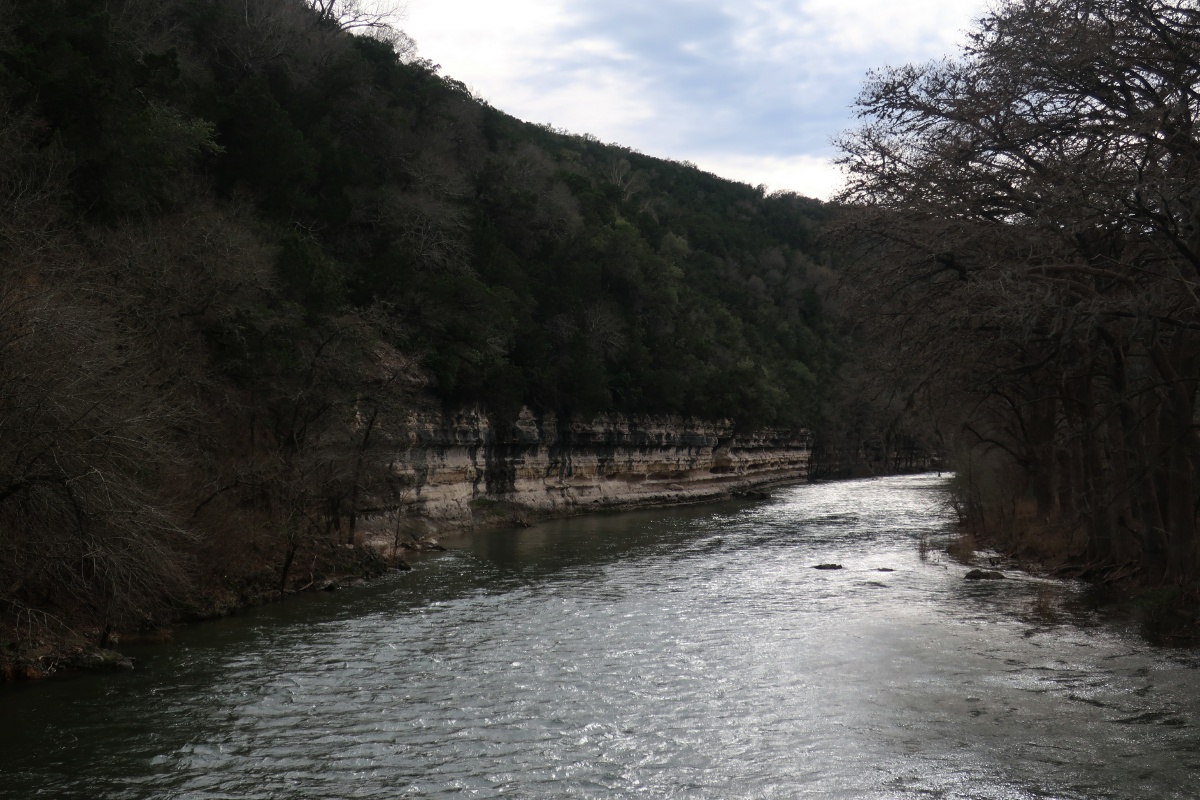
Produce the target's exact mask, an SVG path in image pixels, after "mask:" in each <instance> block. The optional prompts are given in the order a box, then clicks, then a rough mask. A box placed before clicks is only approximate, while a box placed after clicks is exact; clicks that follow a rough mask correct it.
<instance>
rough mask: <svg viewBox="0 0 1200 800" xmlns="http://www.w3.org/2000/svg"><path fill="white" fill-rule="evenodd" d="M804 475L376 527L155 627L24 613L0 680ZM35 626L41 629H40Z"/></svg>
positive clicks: (209, 596)
mask: <svg viewBox="0 0 1200 800" xmlns="http://www.w3.org/2000/svg"><path fill="white" fill-rule="evenodd" d="M807 480H808V478H807V476H804V477H798V478H796V479H794V480H778V479H776V480H766V481H763V482H762V483H759V484H755V485H754V486H753V488H749V489H746V490H742V491H737V492H732V493H729V494H726V495H719V496H714V497H708V498H701V499H690V500H688V499H684V500H680V501H678V502H673V503H667V502H663V501H661V500H660V501H656V502H642V503H632V504H629V505H624V506H616V507H612V508H606V509H603V510H599V511H598V510H593V509H589V508H587V507H577V508H575V509H574V510H571V511H561V510H560V511H546V510H540V511H539V510H536V509H530V508H526V507H518V506H517V505H516V504H511V503H509V504H494V503H493V504H487V505H483V506H480V507H479V513H478V515H477V517H476V518H475V519H474V520H472V521H471V522H470V523H459V524H452V523H451V524H444V525H442V526H441V527H439V528H437V529H436V538H435V536H433V535H430V534H429V533H424V534H418V533H415V532H412V531H409V530H405V532H404V534H403V535H402V536H393V535H391V534H387V533H377V534H374V535H370V536H367V537H364V539H365V541H364V542H362V543H360V544H357V545H349V544H345V543H334V542H329V543H327V544H328V547H325V548H319V549H314V551H313V552H307V551H306V552H303V553H301V554H299V555H298V560H299V561H300V562H301V563H302V564H304V565H305V567H304V568H303V569H298V570H294V571H292V574H291V575H290V577H289V580H290V583H289V584H288V585H287V587H286V588H283V589H281V588H280V583H279V581H280V577H279V564H278V562H277V561H276V560H273V559H263V560H261V561H260V562H259V563H257V564H246V565H244V566H247V567H253V569H248V570H245V571H244V574H243V576H242V577H241V578H240V579H239V580H237V581H236V582H228V581H226V582H222V583H220V584H217V585H213V586H211V587H208V590H207V591H205V592H203V593H200V594H198V595H196V596H194V597H193V598H191V603H190V604H189V605H188V606H186V607H180V608H177V609H173V610H172V612H171V613H170V614H168V615H165V616H163V617H162V618H161V619H160V620H158V621H157V623H156V625H155V626H154V627H152V628H142V629H130V630H119V629H113V630H109V631H100V630H96V629H93V630H90V631H89V630H82V631H80V630H77V629H76V628H74V627H72V626H71V625H68V624H66V623H61V622H58V621H57V620H54V619H53V618H51V617H50V615H49V614H48V613H43V614H42V615H41V619H39V618H38V613H37V612H29V613H28V614H27V615H26V618H25V619H22V618H21V617H20V616H18V619H17V624H18V625H21V624H24V625H25V626H27V628H28V631H29V633H28V634H27V637H26V639H25V640H24V646H23V647H21V648H20V649H14V648H8V649H6V650H5V651H0V686H2V685H3V684H5V683H12V682H16V681H27V680H39V679H44V678H48V677H51V676H53V675H56V674H58V675H62V674H70V673H77V672H115V671H120V670H125V669H132V668H134V663H133V662H132V661H131V660H130V659H129V658H128V657H126V656H124V655H123V654H122V653H121V652H120V645H121V643H122V642H124V643H126V644H130V643H135V642H136V643H143V642H166V641H169V640H170V638H171V636H172V632H173V631H174V630H175V629H177V628H178V627H179V626H182V625H191V624H200V623H203V622H205V621H209V620H215V619H222V618H224V617H228V616H231V615H234V614H237V613H238V612H240V611H244V610H246V609H250V608H255V607H257V606H261V605H266V604H268V603H275V602H282V601H285V600H287V599H288V598H289V597H293V596H295V595H297V594H302V593H305V592H317V591H337V590H339V589H342V588H347V587H353V586H357V585H361V584H363V583H365V582H367V581H371V580H375V579H377V578H380V577H382V576H383V575H385V574H387V573H389V572H397V571H399V572H406V571H408V570H410V569H411V565H410V564H409V563H408V560H407V559H409V558H412V557H417V558H419V557H421V556H422V555H423V554H427V553H432V552H438V551H443V550H445V549H446V548H445V547H444V546H443V545H442V544H441V542H440V540H441V539H447V538H449V539H452V538H454V537H455V536H463V535H467V534H470V533H476V532H480V531H484V532H486V531H487V530H491V529H501V528H512V527H526V528H527V527H533V526H535V525H537V524H538V523H540V522H545V521H548V520H552V519H561V518H565V517H572V516H585V515H589V514H597V513H599V514H604V513H619V512H622V511H630V510H635V509H639V510H640V509H650V508H669V507H671V506H676V505H699V504H704V503H711V502H720V501H722V500H730V499H745V500H763V499H767V498H768V497H769V496H770V495H769V493H768V490H770V489H774V488H781V487H785V486H791V485H795V484H797V483H804V482H807ZM35 631H37V633H36V634H35Z"/></svg>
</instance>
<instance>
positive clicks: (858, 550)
mask: <svg viewBox="0 0 1200 800" xmlns="http://www.w3.org/2000/svg"><path fill="white" fill-rule="evenodd" d="M939 487H940V483H939V481H938V480H937V479H935V478H933V477H909V478H898V479H887V480H876V481H858V482H850V483H838V484H824V485H817V486H803V487H795V488H792V489H788V490H782V491H780V492H778V493H777V494H776V497H775V498H774V499H772V500H770V501H762V502H754V503H730V504H723V505H718V506H707V507H703V508H688V509H674V510H664V511H654V512H641V513H636V514H609V515H597V516H594V517H587V518H578V519H573V520H564V521H560V522H555V523H552V524H547V525H542V526H539V527H537V528H534V529H531V530H524V531H512V532H501V533H493V534H488V535H486V536H478V537H474V538H467V539H463V540H461V541H459V542H456V543H455V542H448V544H454V547H453V549H452V550H451V551H450V552H448V553H445V554H441V555H439V556H437V557H434V558H427V559H424V560H422V561H420V562H419V563H418V564H417V568H416V569H415V570H414V571H413V572H412V573H408V574H405V575H398V576H393V577H391V578H388V579H386V580H384V581H381V582H379V583H377V584H374V585H372V586H370V587H366V588H363V589H361V590H355V591H349V592H341V593H336V594H333V595H328V594H323V595H315V596H312V597H309V598H303V599H299V600H297V601H295V602H289V603H287V604H283V605H279V606H274V607H269V608H264V609H260V610H257V611H255V612H252V613H249V614H246V615H244V616H242V617H238V618H235V619H231V620H226V621H223V622H220V623H214V624H210V625H204V626H200V627H197V628H193V629H190V630H188V631H185V632H183V633H181V634H180V635H179V636H178V638H177V640H176V641H175V642H173V643H171V644H169V645H166V646H160V647H156V648H148V649H142V650H141V651H139V652H138V653H137V655H139V656H140V657H141V659H142V661H141V664H140V668H139V669H138V670H137V671H136V672H135V673H133V674H131V675H123V676H109V677H106V678H104V679H100V680H95V679H86V678H85V679H75V680H71V681H66V682H60V683H55V684H51V685H45V686H35V687H20V688H18V689H16V690H11V691H5V692H3V693H0V708H2V709H3V713H4V715H5V719H6V720H10V721H11V720H17V721H19V722H17V723H15V724H13V723H10V724H9V725H8V726H4V729H3V731H0V774H2V775H3V781H0V797H6V798H7V797H13V798H17V797H21V798H24V797H34V796H39V795H40V796H47V797H113V798H126V797H129V798H135V797H180V798H197V799H199V798H224V797H239V798H243V797H244V798H281V797H283V798H287V797H296V798H300V797H328V798H350V797H389V798H391V797H450V796H478V797H496V796H513V797H523V798H525V797H528V798H538V797H546V798H550V797H555V798H557V797H631V796H635V795H637V796H648V797H680V798H704V797H710V798H735V797H747V798H750V797H753V798H762V797H786V798H790V797H846V798H909V797H911V798H918V797H920V798H927V797H946V798H1033V797H1061V798H1097V797H1113V798H1129V797H1168V798H1170V797H1178V798H1183V797H1189V798H1190V797H1194V796H1196V795H1197V794H1200V776H1198V773H1197V771H1196V770H1197V768H1198V766H1200V763H1198V762H1200V758H1198V757H1197V756H1196V752H1195V751H1196V747H1197V745H1198V744H1200V742H1198V741H1197V736H1196V733H1195V728H1194V723H1195V720H1196V718H1197V713H1196V712H1197V710H1200V709H1198V706H1200V700H1198V699H1197V691H1196V689H1197V673H1196V671H1195V666H1196V664H1195V661H1194V659H1193V658H1192V656H1191V655H1190V653H1187V652H1180V651H1173V652H1163V651H1156V650H1153V649H1151V648H1149V647H1147V646H1146V645H1145V644H1144V642H1143V641H1142V640H1141V639H1139V638H1137V637H1134V636H1131V635H1129V634H1128V633H1126V632H1124V631H1123V630H1121V629H1120V628H1114V627H1113V626H1111V625H1107V624H1101V619H1100V617H1099V616H1098V615H1097V614H1096V612H1095V611H1094V607H1093V606H1090V605H1089V604H1088V602H1087V600H1086V596H1085V595H1083V594H1082V593H1081V592H1080V591H1079V590H1078V589H1077V588H1075V587H1072V586H1070V585H1064V584H1060V583H1052V582H1048V581H1044V580H1040V579H1037V578H1032V577H1024V576H1020V575H1019V574H1017V575H1014V576H1013V577H1012V578H1011V579H1009V580H1006V581H996V582H967V581H964V580H963V578H962V575H963V573H964V572H965V568H963V567H961V566H960V565H958V564H955V563H953V562H951V561H949V559H945V560H942V561H940V562H935V561H934V560H932V559H929V560H926V561H922V560H921V559H920V557H919V552H918V542H919V541H920V539H921V538H922V537H923V536H924V537H926V538H930V537H933V538H937V537H944V536H945V535H946V534H947V532H948V530H949V520H948V518H947V517H946V515H945V514H944V513H943V512H942V504H941V500H940V497H939V493H940V488H939ZM821 563H839V564H842V565H843V569H841V570H827V571H823V570H815V569H813V567H814V566H815V565H817V564H821ZM881 568H884V569H888V570H891V571H888V572H882V571H880V569H881ZM1080 623H1083V624H1080Z"/></svg>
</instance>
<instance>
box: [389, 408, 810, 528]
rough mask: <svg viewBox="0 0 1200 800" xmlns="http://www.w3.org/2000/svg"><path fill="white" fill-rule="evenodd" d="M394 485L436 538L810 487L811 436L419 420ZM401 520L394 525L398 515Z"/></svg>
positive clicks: (526, 419) (640, 420) (401, 444)
mask: <svg viewBox="0 0 1200 800" xmlns="http://www.w3.org/2000/svg"><path fill="white" fill-rule="evenodd" d="M393 441H394V442H395V446H396V449H397V452H396V460H395V462H394V467H393V469H394V474H395V476H396V479H397V483H398V484H399V486H400V488H401V498H402V507H401V508H400V509H396V510H397V511H398V512H399V513H400V514H401V515H402V516H403V517H405V518H408V519H410V520H412V519H414V518H417V519H422V520H425V521H428V522H431V523H433V524H434V525H435V526H438V527H463V526H470V525H472V524H475V523H477V522H481V521H488V520H487V518H488V516H489V514H491V515H492V516H493V517H495V516H497V514H496V513H493V512H500V515H501V516H502V515H503V513H509V514H510V516H513V517H514V521H518V522H519V521H520V515H521V513H522V512H528V513H530V514H532V515H534V516H543V515H555V514H565V513H572V512H577V511H585V510H593V509H601V508H620V507H627V506H636V505H654V504H666V503H682V502H694V501H699V500H705V499H711V498H717V497H721V496H724V495H729V494H733V493H736V492H745V491H747V490H749V489H751V488H753V487H756V486H762V485H764V484H770V483H776V482H785V481H797V480H803V479H805V478H807V476H808V458H809V452H810V439H809V437H808V435H807V433H800V434H797V433H784V432H780V431H760V432H758V433H755V434H750V435H742V434H735V433H734V431H733V426H732V424H731V423H729V422H728V421H723V422H703V421H697V420H691V419H684V418H681V417H667V416H661V417H660V416H653V417H651V416H635V417H626V416H621V415H615V414H603V415H600V416H597V417H595V418H594V419H591V420H580V419H570V420H564V419H558V418H556V417H554V416H552V415H549V414H547V415H545V416H541V417H538V416H535V415H534V414H533V413H532V412H530V411H529V410H528V409H523V410H522V412H521V415H520V417H519V419H518V420H517V422H516V423H515V424H514V425H512V426H509V427H508V428H507V429H506V430H500V429H497V428H496V427H494V426H493V425H492V424H491V423H490V422H489V421H488V419H487V417H486V416H484V415H483V414H480V413H478V412H473V411H468V412H461V413H458V414H454V415H447V414H440V413H435V412H414V413H413V414H411V415H410V417H409V419H408V420H407V424H405V425H404V426H403V429H402V431H398V432H396V435H394V436H393ZM393 516H394V515H393Z"/></svg>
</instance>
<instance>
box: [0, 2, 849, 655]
mask: <svg viewBox="0 0 1200 800" xmlns="http://www.w3.org/2000/svg"><path fill="white" fill-rule="evenodd" d="M355 9H359V10H361V5H359V4H356V3H353V2H345V3H340V2H337V0H320V1H319V2H318V0H11V2H8V3H7V4H6V6H5V14H4V15H3V16H2V17H0V134H2V137H3V141H4V147H3V148H0V263H2V264H3V265H4V267H3V269H2V270H0V661H4V662H6V663H16V662H20V661H22V659H24V660H25V661H28V659H25V657H24V656H23V655H22V654H30V653H36V652H37V651H38V648H39V647H42V646H43V645H39V644H38V643H39V642H49V641H61V642H68V641H69V642H75V643H78V646H79V647H81V648H85V645H86V648H108V647H109V645H111V643H112V641H113V636H114V635H120V634H119V633H118V632H128V631H155V630H158V629H160V628H161V627H162V626H163V625H165V624H166V623H167V622H168V621H170V620H172V619H174V618H176V617H178V616H180V615H184V616H186V615H188V614H198V613H199V614H202V613H206V612H205V609H206V607H208V606H213V607H218V608H219V607H221V606H223V605H224V604H227V603H238V602H246V601H248V600H252V599H254V598H256V597H259V596H263V595H270V594H272V593H275V594H283V593H286V592H287V591H289V590H290V588H291V587H293V586H299V585H305V584H308V583H313V585H318V584H319V583H320V581H321V580H324V579H328V578H330V577H332V576H334V575H338V574H342V573H343V572H345V571H347V570H348V571H349V572H351V573H352V572H354V571H356V570H357V571H364V570H365V571H368V572H372V571H377V570H378V569H382V568H384V565H378V564H375V563H374V562H371V561H369V560H368V561H367V562H363V561H362V559H363V558H365V556H364V555H363V554H362V552H361V551H359V550H356V549H354V548H355V547H356V546H357V545H358V544H360V543H361V539H362V535H363V533H364V529H363V526H364V520H367V519H369V518H370V517H371V516H372V515H379V514H380V513H388V512H389V511H390V510H395V509H398V508H402V507H403V505H404V503H405V502H406V499H409V498H411V495H412V486H413V481H414V480H419V479H420V478H421V476H420V475H419V474H418V475H416V476H415V477H413V476H410V475H407V474H406V475H399V476H398V475H397V472H396V469H395V463H394V461H395V454H396V453H397V452H400V451H402V450H404V449H405V448H406V447H408V446H409V445H410V443H411V437H413V436H415V435H417V434H416V433H414V431H413V428H414V427H415V426H416V425H418V424H419V423H415V422H413V420H414V419H418V418H420V417H422V415H425V416H431V415H432V416H438V415H454V414H459V413H472V414H478V415H482V416H484V417H486V420H487V423H488V428H489V429H490V430H492V431H495V432H496V436H497V437H504V436H507V433H506V431H507V432H511V431H513V430H515V429H516V428H517V427H518V426H519V425H520V424H523V423H522V421H521V419H520V418H519V417H520V415H521V413H522V411H523V409H530V410H531V412H532V413H533V414H534V415H535V416H536V417H537V419H539V420H544V419H548V418H550V417H553V418H555V419H557V420H559V421H560V423H559V424H561V425H562V426H569V424H570V421H571V420H573V419H591V418H594V417H595V416H596V415H601V414H610V415H626V416H629V415H657V416H670V417H676V418H690V419H697V420H736V425H735V429H734V433H735V434H736V435H743V434H748V433H753V432H754V431H757V430H764V429H768V428H770V429H776V430H794V431H799V430H802V429H809V428H812V427H813V426H814V424H815V422H816V421H817V420H818V419H820V418H821V417H822V416H823V415H825V414H826V411H825V410H824V409H826V408H827V407H828V406H829V400H830V397H831V392H832V389H833V386H834V383H835V382H834V375H835V373H836V372H837V370H838V368H839V364H840V363H841V361H842V360H844V355H843V354H842V352H841V347H842V345H841V342H842V339H841V337H840V334H839V333H838V332H837V331H836V330H835V329H834V326H833V324H832V323H831V321H830V319H831V318H830V314H829V312H828V309H827V308H826V305H827V303H829V302H831V294H830V293H831V289H832V286H833V284H834V281H835V277H836V271H835V266H836V265H835V259H834V257H833V255H832V254H831V252H830V251H828V250H827V249H826V248H825V247H824V246H823V245H822V244H821V243H820V242H819V240H818V234H819V230H820V228H821V226H822V224H823V223H824V221H825V220H826V219H827V218H828V216H829V214H830V213H831V209H830V207H829V206H828V205H827V204H825V203H822V202H820V201H817V200H812V199H809V198H805V197H801V196H799V195H795V194H790V193H773V194H769V193H767V192H766V191H765V189H764V188H763V187H755V186H748V185H745V184H740V183H736V182H733V181H727V180H723V179H721V178H719V177H717V176H715V175H711V174H708V173H705V172H702V171H700V170H699V169H697V168H696V167H695V166H694V165H691V164H686V163H681V162H676V161H671V160H668V159H660V158H653V157H650V156H647V155H644V154H642V153H638V152H636V151H633V150H631V149H629V148H625V147H621V146H619V145H613V144H606V143H604V142H601V141H599V140H598V139H596V138H595V137H594V136H588V135H577V134H572V133H569V132H566V131H560V130H556V129H553V128H551V127H549V126H545V125H534V124H528V123H525V122H522V121H520V120H517V119H515V118H513V117H511V116H509V115H507V114H505V113H504V112H502V111H500V110H498V109H495V108H492V107H491V106H489V105H488V104H486V103H485V102H483V101H481V100H480V99H478V98H477V97H474V96H473V95H472V94H471V92H470V91H469V90H468V89H467V87H466V86H464V85H463V84H462V83H461V82H459V81H456V80H454V79H453V78H452V77H448V76H445V75H442V74H441V73H440V68H439V67H438V66H437V65H435V64H432V63H431V62H429V61H427V60H424V59H422V58H421V57H420V56H419V55H418V54H417V53H416V51H415V49H414V47H413V44H412V42H411V41H410V40H408V39H407V38H406V37H405V36H404V35H403V33H402V32H401V31H398V30H396V29H394V28H392V27H390V26H388V25H387V24H386V20H385V19H382V18H375V17H362V16H355V15H354V13H353V12H354V11H355ZM730 424H731V425H733V424H734V423H730ZM560 432H561V433H563V434H564V435H565V434H567V433H569V431H568V430H566V427H564V429H563V430H562V431H560ZM560 438H562V437H560ZM505 477H506V476H504V475H485V476H482V479H483V480H485V481H491V480H493V479H495V480H500V481H501V482H502V481H503V480H504V479H505ZM314 582H315V583H314ZM86 648H85V649H86Z"/></svg>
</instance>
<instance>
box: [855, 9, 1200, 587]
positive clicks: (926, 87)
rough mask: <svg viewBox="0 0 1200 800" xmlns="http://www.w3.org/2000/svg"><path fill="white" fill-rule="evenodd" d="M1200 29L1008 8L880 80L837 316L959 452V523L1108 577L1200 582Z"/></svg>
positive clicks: (1177, 14)
mask: <svg viewBox="0 0 1200 800" xmlns="http://www.w3.org/2000/svg"><path fill="white" fill-rule="evenodd" d="M1197 85H1200V10H1197V8H1196V7H1195V4H1194V3H1191V2H1182V0H1022V1H1021V2H1007V3H1003V4H1000V5H999V6H998V7H997V8H996V10H995V11H994V12H993V13H991V14H989V15H988V16H986V17H985V18H984V19H983V20H982V21H981V22H980V23H979V25H978V27H977V28H976V30H975V31H974V33H973V34H972V35H971V37H970V39H969V43H968V45H967V47H966V49H965V50H964V51H963V52H962V53H961V54H960V56H959V57H957V58H955V59H948V60H945V61H941V62H935V63H931V64H926V65H918V66H907V67H900V68H895V69H888V70H884V71H881V72H878V73H876V74H874V75H873V76H871V78H870V80H869V81H868V83H867V85H866V87H865V89H864V91H863V93H862V95H861V97H860V99H859V109H860V111H861V113H862V116H863V118H864V120H865V121H864V124H863V126H862V127H861V128H860V129H859V130H858V131H857V132H855V133H853V134H851V135H849V136H847V137H846V138H845V140H844V141H843V143H842V146H843V150H844V154H845V155H844V157H843V164H844V165H845V166H846V167H847V169H848V171H849V179H850V182H849V186H848V188H847V190H846V192H845V195H844V197H843V198H842V199H843V200H844V201H845V202H846V203H847V204H848V205H849V208H848V209H847V212H846V215H845V216H844V218H843V219H842V221H841V223H840V228H839V230H840V236H841V238H840V241H841V242H842V243H843V244H844V245H845V246H846V247H847V248H848V249H852V250H853V251H854V252H855V254H856V255H857V259H856V266H855V268H854V270H853V272H852V279H851V280H852V282H853V284H854V288H853V290H852V292H851V294H852V295H853V297H852V298H848V300H847V302H848V304H849V305H850V306H851V307H852V308H854V309H856V310H854V311H851V312H850V314H851V316H853V317H854V318H855V319H857V320H861V321H862V322H863V323H864V324H865V325H866V327H867V329H868V331H869V332H868V333H867V336H868V338H869V339H871V340H872V341H873V343H874V353H875V355H874V359H875V363H874V364H873V365H872V367H873V374H874V375H876V376H878V375H881V374H890V375H891V376H892V380H891V385H892V386H899V387H902V389H903V391H902V392H901V394H902V395H903V396H904V397H906V398H907V399H908V404H909V405H908V408H909V409H910V410H911V411H912V412H913V413H914V414H917V415H922V416H924V417H925V418H928V419H932V418H938V419H940V420H941V421H942V424H943V426H944V427H947V428H951V429H953V431H954V432H955V434H956V438H957V441H958V443H959V455H958V458H957V466H958V469H959V480H960V485H961V487H962V496H963V500H964V503H963V506H962V507H963V510H964V513H965V515H966V517H967V519H968V521H969V522H970V523H971V524H973V525H976V526H984V527H986V528H989V529H991V531H992V532H993V533H994V534H998V535H999V536H1000V539H1001V541H1003V542H1005V543H1006V544H1007V545H1008V546H1011V547H1013V548H1014V549H1020V548H1030V549H1034V550H1036V551H1040V552H1042V553H1054V554H1056V555H1057V556H1059V557H1065V558H1069V559H1070V560H1072V561H1074V562H1075V563H1076V564H1077V565H1079V568H1078V570H1077V571H1082V572H1085V573H1087V574H1090V575H1092V576H1094V577H1099V578H1111V579H1117V578H1123V577H1129V576H1136V579H1137V580H1139V581H1141V582H1144V583H1149V584H1154V585H1159V584H1175V585H1186V584H1189V583H1191V582H1193V581H1195V579H1196V578H1197V569H1198V567H1200V562H1198V556H1200V550H1198V547H1197V545H1198V542H1197V517H1196V508H1197V501H1198V499H1200V487H1198V486H1197V479H1198V477H1200V438H1197V430H1196V424H1195V406H1196V388H1197V381H1198V380H1200V360H1198V359H1200V301H1198V297H1197V288H1198V286H1200V194H1198V192H1197V186H1198V185H1200V184H1198V182H1197V181H1198V177H1200V139H1198V135H1197V123H1198V121H1200V98H1198V97H1197V94H1196V87H1197Z"/></svg>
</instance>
